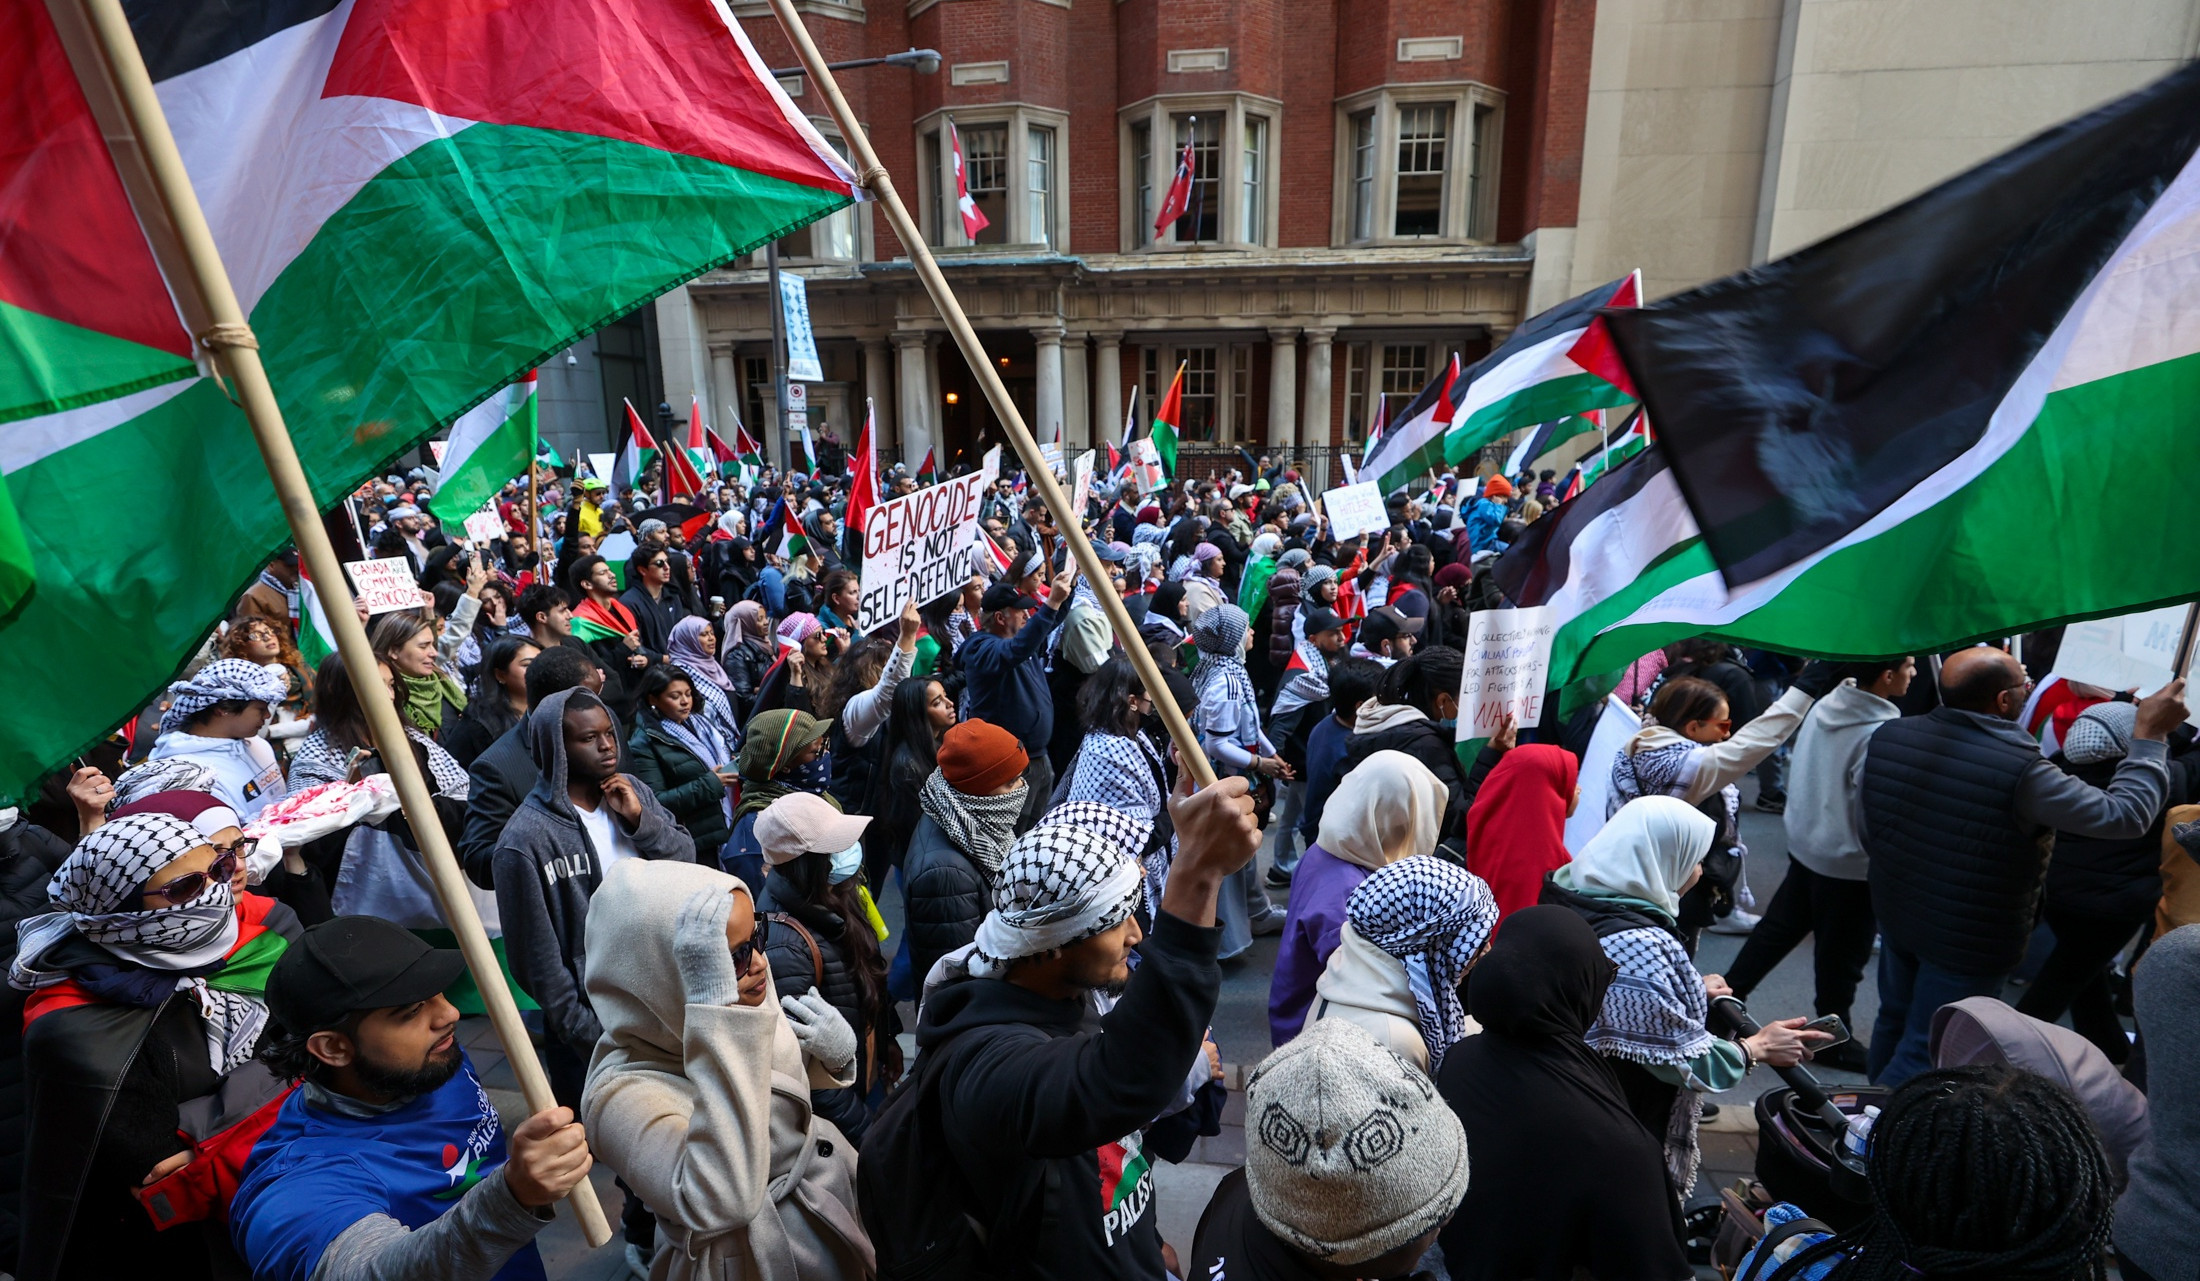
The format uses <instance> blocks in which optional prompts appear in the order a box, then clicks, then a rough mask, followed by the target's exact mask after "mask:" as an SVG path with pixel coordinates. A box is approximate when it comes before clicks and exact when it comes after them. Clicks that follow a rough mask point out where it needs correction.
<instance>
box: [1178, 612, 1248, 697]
mask: <svg viewBox="0 0 2200 1281" xmlns="http://www.w3.org/2000/svg"><path fill="white" fill-rule="evenodd" d="M1251 630H1252V624H1251V623H1250V622H1248V621H1247V620H1246V617H1245V611H1244V610H1242V609H1239V608H1238V607H1237V606H1235V605H1217V606H1215V607H1214V608H1213V609H1210V610H1208V611H1207V612H1206V613H1204V614H1201V615H1200V616H1199V617H1198V618H1197V619H1195V620H1193V622H1192V643H1193V644H1196V645H1198V646H1199V670H1197V671H1195V672H1193V673H1192V691H1193V693H1195V694H1197V695H1198V696H1199V701H1200V704H1201V705H1202V706H1206V705H1209V704H1222V703H1235V704H1238V705H1239V706H1243V707H1252V706H1254V705H1256V703H1257V702H1258V701H1259V700H1258V698H1257V696H1256V695H1255V694H1254V692H1253V677H1252V674H1251V673H1250V672H1247V671H1246V670H1245V634H1246V633H1247V632H1248V631H1251Z"/></svg>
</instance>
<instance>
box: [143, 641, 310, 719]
mask: <svg viewBox="0 0 2200 1281" xmlns="http://www.w3.org/2000/svg"><path fill="white" fill-rule="evenodd" d="M284 695H285V690H284V689H283V682H282V681H281V680H280V679H279V678H277V677H276V676H275V674H274V673H272V672H270V671H268V670H267V669H266V668H264V667H262V666H260V665H259V664H258V663H251V662H246V661H245V660H244V659H241V658H217V659H215V660H214V661H213V662H211V663H208V664H207V665H206V666H204V667H202V668H200V669H199V672H198V675H196V676H193V677H192V678H191V679H190V680H187V681H177V682H176V683H175V684H173V685H170V686H169V687H168V710H167V711H165V712H162V713H161V714H160V730H161V733H163V734H167V733H171V732H173V731H175V730H179V729H182V728H183V725H184V722H185V721H188V720H190V719H191V718H192V717H193V716H196V715H197V714H198V713H200V712H202V711H205V710H206V709H207V708H209V707H212V706H213V705H214V704H216V703H219V702H223V701H226V700H229V699H239V700H242V701H244V702H247V703H266V704H268V705H270V706H274V705H277V704H279V703H281V702H282V701H283V698H284Z"/></svg>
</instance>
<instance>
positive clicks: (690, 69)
mask: <svg viewBox="0 0 2200 1281" xmlns="http://www.w3.org/2000/svg"><path fill="white" fill-rule="evenodd" d="M130 9H131V13H132V16H133V25H134V27H135V32H136V35H137V38H138V42H139V44H140V45H141V46H142V47H143V48H144V49H145V50H146V51H147V61H148V63H149V67H150V71H151V74H152V77H153V79H154V81H155V82H156V83H155V88H156V92H157V94H158V97H159V100H160V103H161V106H162V108H163V109H164V112H165V115H166V117H167V120H168V123H169V125H170V127H171V128H172V129H173V131H174V134H175V136H176V140H177V143H178V146H179V147H180V150H181V153H182V157H183V161H184V165H185V167H186V169H187V171H188V173H189V175H190V177H191V180H192V183H193V185H194V187H195V188H196V191H197V195H198V199H199V201H200V203H201V204H202V205H203V206H204V208H205V211H206V215H207V218H208V220H209V222H210V223H211V225H212V230H213V235H214V239H215V241H216V244H217V246H218V247H219V249H220V250H221V254H222V258H223V260H224V262H225V263H226V265H227V267H228V271H229V274H230V276H231V278H232V281H233V283H234V285H235V288H236V292H237V294H238V296H239V298H240V300H241V302H242V303H243V305H244V307H245V310H246V312H247V315H248V317H249V319H250V321H251V323H252V326H253V329H254V331H255V333H256V335H257V337H258V340H259V343H260V356H261V358H262V360H263V361H264V362H265V363H266V365H267V370H268V375H269V378H270V379H271V381H272V382H273V385H274V391H275V395H276V397H277V398H278V401H279V403H280V405H281V407H282V410H283V413H284V416H285V418H286V420H287V422H288V426H289V429H290V433H291V435H292V436H293V437H294V438H295V440H296V442H297V448H298V454H299V456H300V458H301V459H302V460H303V461H304V463H305V467H306V472H307V476H308V479H309V480H310V481H311V483H312V485H313V487H314V491H315V495H316V498H317V500H318V502H319V503H321V504H322V505H324V506H326V505H331V504H334V503H335V502H337V501H338V500H339V499H341V498H342V497H343V495H345V494H346V493H348V492H349V491H350V490H351V489H352V488H353V487H354V486H355V485H356V484H357V483H358V482H359V481H360V480H361V479H362V478H364V477H366V476H369V475H372V474H375V473H376V472H378V471H379V470H381V464H383V463H385V462H387V461H388V460H390V459H393V458H395V457H397V456H399V455H400V454H402V453H403V452H404V451H406V450H409V449H411V448H413V447H415V446H417V445H418V444H419V442H421V441H422V440H424V439H426V438H427V437H428V436H429V435H431V434H432V433H434V432H436V431H437V430H439V429H440V428H443V427H445V426H448V425H449V424H451V423H453V422H455V421H457V419H458V418H459V417H460V416H461V415H462V414H464V413H465V412H466V411H467V410H469V409H471V408H473V407H474V406H475V405H478V404H480V403H481V402H483V401H485V400H487V399H489V398H490V397H492V396H494V395H496V394H497V392H498V390H499V389H500V388H502V387H504V386H505V385H506V384H509V383H511V382H512V381H513V380H514V379H516V378H517V377H519V375H520V374H521V373H522V372H523V371H525V370H527V369H529V368H532V367H534V366H535V365H536V364H538V363H539V362H541V361H542V360H543V359H544V358H545V357H547V356H549V355H551V354H553V353H555V352H557V351H559V350H561V349H562V348H564V347H565V346H567V345H568V344H569V343H570V342H572V341H573V340H574V339H575V338H577V337H579V336H580V335H583V334H585V333H588V332H590V331H592V330H594V329H595V328H597V327H599V326H600V325H601V324H602V323H603V322H604V320H605V319H606V318H607V317H612V316H618V315H621V314H624V313H625V312H628V311H631V310H632V309H633V308H634V307H636V306H638V305H640V304H641V303H642V302H644V301H646V300H648V299H650V298H653V297H655V296H656V295H658V294H660V293H662V292H663V291H664V290H666V289H668V288H670V287H672V286H674V285H677V284H679V283H680V282H681V281H684V280H687V279H690V278H692V277H694V276H695V275H697V274H699V273H701V272H703V271H705V270H708V269H709V268H711V267H714V266H716V265H719V264H721V263H725V262H729V261H731V260H733V259H734V258H736V257H738V256H739V255H741V254H743V253H745V252H747V251H749V250H750V249H752V248H753V247H755V246H757V245H760V244H763V243H765V242H767V241H770V240H772V239H774V238H776V237H778V236H781V235H783V234H785V233H786V232H787V231H789V230H791V229H793V228H795V227H798V226H801V225H803V224H805V223H808V222H811V221H814V220H815V219H817V218H819V217H821V216H823V215H825V214H828V213H831V212H832V211H833V210H835V209H838V208H840V207H842V206H845V205H846V204H848V203H849V201H850V200H851V199H852V198H853V197H854V196H855V185H854V183H855V177H854V174H853V172H852V171H850V170H849V168H848V167H847V165H846V163H845V162H843V161H841V160H840V159H839V157H838V156H837V154H836V153H835V152H834V151H833V149H832V148H831V147H830V146H829V145H827V144H826V143H825V141H824V140H823V139H822V138H821V137H819V136H818V134H817V133H816V131H815V130H814V129H812V128H811V126H810V125H809V124H807V123H806V122H805V120H804V117H803V116H802V114H801V113H800V112H799V111H797V110H795V109H794V107H793V105H792V104H791V103H789V102H788V101H787V99H786V97H785V96H784V94H782V93H781V92H780V90H779V88H778V85H777V84H776V82H775V81H773V79H772V78H771V76H770V75H769V74H768V72H767V70H766V68H765V67H764V66H763V64H762V63H761V62H760V61H759V60H758V59H757V58H756V56H755V54H754V52H753V51H752V50H751V49H750V47H749V45H748V42H747V40H746V38H745V37H744V36H743V35H742V33H741V31H740V29H739V28H738V27H737V26H736V25H735V24H734V23H733V21H732V20H731V19H730V18H729V17H728V16H727V13H726V10H725V8H724V7H723V6H722V5H719V4H716V3H710V2H707V0H651V2H650V3H647V4H644V3H642V0H586V2H584V0H532V2H530V3H524V4H520V3H514V4H505V5H479V6H459V5H455V4H447V3H433V2H429V0H410V2H405V3H401V2H400V0H348V2H347V3H343V4H336V3H332V2H331V0H271V2H270V3H265V4H251V5H236V4H221V3H215V2H214V0H164V2H163V3H159V4H138V5H132V6H130ZM54 14H59V15H60V17H59V18H58V19H56V18H55V17H54V16H52V15H54ZM57 20H58V21H62V22H67V23H75V22H78V21H79V20H80V19H79V17H78V10H77V8H76V6H73V5H62V6H52V7H49V6H47V5H44V4H37V3H29V4H14V5H7V6H0V136H4V137H5V138H6V139H7V140H8V141H7V144H6V146H5V147H0V243H5V244H6V245H7V249H6V251H5V252H4V253H0V424H5V426H4V427H0V442H4V445H0V471H4V472H5V474H6V478H7V483H6V489H7V491H8V497H9V499H10V501H11V502H12V505H13V506H14V508H15V509H16V511H17V513H18V514H19V517H20V520H19V522H18V523H16V524H13V525H0V600H5V599H19V598H20V596H21V594H22V591H23V590H24V586H25V578H24V570H23V564H24V561H25V557H24V555H23V552H24V550H25V548H26V546H27V550H28V558H27V559H28V561H29V563H30V564H32V565H35V567H36V574H37V591H36V593H35V595H33V596H32V597H31V598H30V599H29V601H28V603H26V604H23V605H22V606H21V609H20V612H19V613H18V614H17V615H16V616H15V619H14V621H13V622H12V624H10V625H9V627H8V630H7V632H6V637H7V653H8V657H9V659H10V661H11V663H12V664H13V665H14V666H15V668H16V669H17V670H20V671H36V672H38V673H39V674H40V679H39V680H37V681H35V682H20V683H19V688H17V689H16V690H14V691H13V693H14V700H15V701H14V704H13V708H12V710H13V712H14V714H15V718H16V723H15V727H14V731H13V732H12V733H10V734H9V735H8V736H7V737H6V739H5V741H4V742H0V795H14V796H20V795H22V794H24V793H25V792H27V791H28V790H29V788H30V787H31V785H32V784H34V783H35V781H36V780H37V779H38V778H39V777H40V776H41V775H43V774H44V773H45V772H46V771H48V770H49V769H51V768H53V767H55V766H57V765H59V764H60V763H62V762H64V761H66V760H68V759H69V758H70V757H71V756H73V755H74V754H76V752H77V751H78V750H79V749H80V748H82V747H83V746H84V745H86V744H89V743H91V742H94V741H96V740H97V739H99V738H100V737H101V736H103V735H104V734H105V733H106V731H107V730H108V729H109V728H111V727H112V726H114V725H115V724H117V723H119V722H121V721H122V720H124V719H125V718H127V717H129V716H130V715H131V714H132V713H133V712H135V711H136V710H137V709H138V708H139V707H141V706H143V705H144V703H145V702H146V701H147V699H149V698H150V697H151V695H152V694H153V693H154V691H156V690H157V689H158V688H159V687H160V686H161V685H162V684H163V683H165V682H166V681H167V680H169V679H170V678H171V677H172V676H174V674H175V673H176V672H177V670H178V669H179V668H180V667H181V666H182V664H183V663H184V662H185V661H186V660H187V659H188V658H189V657H190V655H191V653H192V652H193V651H194V650H195V649H196V648H197V646H198V644H199V642H200V641H201V640H202V639H203V638H204V637H205V636H206V634H207V633H208V631H209V629H211V628H212V627H213V625H214V624H215V622H216V621H217V620H218V619H220V618H221V617H222V615H223V614H224V612H225V609H226V607H227V606H228V604H229V603H230V601H231V600H232V599H233V598H234V597H235V595H236V593H237V592H238V591H239V590H240V589H241V588H242V587H243V586H244V585H245V584H247V583H249V582H251V581H252V579H253V576H254V575H255V573H256V572H257V571H258V569H259V567H260V566H261V565H262V564H263V563H265V562H266V560H267V558H268V556H269V555H270V554H271V553H272V552H273V551H274V550H275V548H276V547H277V546H278V545H280V544H281V543H282V542H284V541H285V540H287V539H288V538H289V537H290V532H289V529H288V528H287V526H286V524H285V522H284V519H283V516H282V512H281V510H280V508H279V507H278V505H277V504H276V502H275V498H274V494H273V489H272V486H271V485H270V483H269V481H268V478H267V474H266V469H265V467H264V465H263V464H262V462H261V460H260V455H259V451H258V449H257V447H256V446H255V445H254V443H253V438H252V435H251V432H250V431H249V430H248V429H247V427H246V425H245V421H244V418H243V415H242V413H241V412H240V411H239V410H237V409H236V408H235V407H234V406H233V405H232V404H231V403H230V401H229V398H228V395H227V394H226V393H225V390H224V388H223V387H222V386H220V385H219V384H217V383H216V382H215V381H214V380H213V379H212V378H211V377H209V376H207V375H206V373H205V372H204V371H202V370H201V369H200V367H199V366H198V365H196V364H195V363H194V361H193V340H192V337H191V335H192V334H194V333H196V332H199V331H201V330H203V329H204V327H205V325H206V323H207V317H206V316H204V315H203V314H200V313H199V311H198V308H197V305H196V303H195V302H194V301H192V299H193V298H194V297H195V295H194V293H193V291H192V290H191V289H190V288H188V287H186V286H185V285H183V284H182V283H181V282H183V281H184V280H186V279H187V274H186V273H185V272H183V271H182V270H181V268H180V263H179V259H178V257H177V255H176V252H175V248H174V246H175V243H176V242H175V238H174V235H173V233H172V231H171V230H170V228H169V227H168V225H167V222H166V216H165V214H164V213H163V212H162V210H161V209H160V208H159V207H158V206H157V204H155V203H152V202H148V203H146V204H144V205H142V206H138V205H133V203H132V193H137V194H138V195H139V196H141V197H142V196H144V195H145V194H146V193H147V192H149V191H150V190H151V188H150V186H149V184H148V182H147V179H146V175H145V172H144V170H143V168H142V161H141V160H140V158H139V152H138V149H137V148H136V146H135V145H134V144H133V143H131V142H130V140H128V139H127V138H126V137H125V136H124V135H125V132H126V130H125V125H124V122H123V119H122V116H121V114H120V111H119V109H118V108H117V106H116V104H115V103H114V102H113V101H112V99H111V96H110V95H111V90H110V89H109V88H108V87H107V85H108V81H107V78H106V75H105V72H104V70H103V69H101V68H99V67H97V66H94V65H92V64H91V62H89V61H88V62H87V63H86V64H85V65H84V67H83V68H82V71H83V75H82V77H81V83H82V84H86V85H90V86H92V91H91V96H90V97H87V94H86V91H85V90H83V89H81V88H80V87H79V84H80V77H79V76H78V74H77V71H78V70H79V68H78V67H77V66H75V65H74V64H72V61H71V58H70V56H69V54H68V52H67V50H75V51H77V52H78V53H80V54H82V53H83V52H84V51H86V50H88V49H90V48H91V47H93V46H92V45H91V42H90V41H89V39H88V35H87V33H86V32H84V31H82V30H80V29H76V28H74V27H72V28H71V29H69V30H67V31H60V30H57V29H56V26H55V23H56V21H57ZM64 37H66V39H65V38H64ZM109 137H113V138H116V139H117V146H116V148H115V150H114V151H113V152H112V153H110V151H109V150H108V148H107V146H106V144H105V142H104V139H105V138H109ZM141 215H142V218H143V225H144V226H145V227H146V228H147V229H146V230H142V231H141V230H140V225H141V224H140V216H141ZM170 281H176V282H178V283H177V285H176V287H175V288H173V289H171V287H170ZM172 490H174V491H189V492H193V493H203V494H219V495H220V496H221V501H219V502H214V503H187V502H177V503H168V504H156V505H153V506H147V507H140V508H135V509H133V510H132V512H131V514H130V515H131V518H130V519H129V520H125V521H119V522H112V523H111V527H110V528H108V529H106V530H105V531H104V532H103V535H102V537H100V538H99V539H97V540H85V539H83V538H82V537H80V536H79V531H80V530H81V529H82V528H83V522H84V519H85V514H86V513H87V512H94V511H100V510H102V509H103V508H105V507H108V506H109V505H111V504H112V502H113V500H114V498H115V496H116V495H118V494H133V493H156V492H159V493H165V492H169V491H172ZM18 528H19V529H20V530H21V531H22V536H21V538H19V539H18V538H16V537H15V536H14V534H13V531H14V530H15V529H18Z"/></svg>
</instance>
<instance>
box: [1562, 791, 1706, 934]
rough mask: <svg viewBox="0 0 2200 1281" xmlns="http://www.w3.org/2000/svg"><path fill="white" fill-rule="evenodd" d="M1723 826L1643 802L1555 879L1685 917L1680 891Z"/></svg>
mask: <svg viewBox="0 0 2200 1281" xmlns="http://www.w3.org/2000/svg"><path fill="white" fill-rule="evenodd" d="M1718 830H1719V825H1718V824H1717V823H1714V822H1712V821H1711V817H1710V816H1709V815H1707V814H1705V813H1704V812H1703V811H1702V810H1699V809H1697V808H1696V807H1695V806H1693V805H1690V804H1689V803H1688V802H1686V801H1683V800H1679V799H1677V798H1675V797H1671V796H1642V797H1637V798H1636V799H1634V800H1632V801H1629V802H1627V803H1626V804H1625V805H1622V806H1620V807H1619V810H1618V812H1617V813H1615V814H1613V815H1612V817H1611V818H1609V819H1607V820H1605V823H1604V826H1603V828H1602V829H1600V830H1599V831H1598V832H1597V834H1596V835H1595V836H1593V837H1591V838H1589V843H1588V844H1586V845H1584V846H1582V847H1581V852H1580V853H1578V854H1576V855H1574V861H1573V862H1571V863H1569V864H1567V865H1566V866H1564V867H1562V868H1560V869H1559V870H1558V871H1557V872H1556V873H1555V876H1556V878H1557V880H1558V883H1559V885H1560V886H1561V887H1563V888H1565V889H1569V890H1574V891H1577V892H1579V893H1582V894H1590V895H1596V896H1599V897H1604V898H1615V897H1616V898H1626V899H1633V900H1635V901H1636V902H1639V903H1647V904H1649V905H1650V906H1651V907H1654V908H1656V909H1657V910H1659V911H1660V912H1663V913H1665V915H1666V917H1667V919H1669V920H1678V919H1679V918H1680V914H1681V885H1682V883H1683V882H1685V881H1686V880H1687V879H1688V874H1689V873H1690V872H1691V871H1693V870H1695V867H1696V865H1697V864H1698V863H1701V862H1703V859H1704V855H1706V854H1709V853H1710V852H1711V838H1712V837H1713V836H1714V835H1716V834H1717V833H1718Z"/></svg>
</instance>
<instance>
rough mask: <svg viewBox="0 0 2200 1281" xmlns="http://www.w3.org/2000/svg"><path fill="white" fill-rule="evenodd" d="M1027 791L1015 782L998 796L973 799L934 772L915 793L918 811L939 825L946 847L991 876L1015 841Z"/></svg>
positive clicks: (1017, 781) (998, 870)
mask: <svg viewBox="0 0 2200 1281" xmlns="http://www.w3.org/2000/svg"><path fill="white" fill-rule="evenodd" d="M1029 790H1030V784H1028V783H1026V782H1024V781H1023V780H1022V779H1018V780H1016V786H1015V787H1014V788H1013V789H1011V790H1009V791H1006V792H1003V793H1001V794H1000V795H999V796H972V795H970V794H969V793H968V792H958V791H956V790H955V787H954V785H953V784H952V783H949V782H948V781H947V775H945V774H943V773H941V772H940V771H939V770H937V769H935V770H933V771H932V776H931V777H930V778H927V779H925V780H924V787H923V788H922V789H921V790H920V791H919V792H918V793H917V808H918V809H920V810H922V811H924V815H925V817H926V818H929V819H931V820H932V821H933V822H935V823H937V824H939V825H940V831H942V832H944V833H946V835H947V843H948V844H950V845H952V846H954V847H955V848H956V849H958V850H961V851H962V852H963V853H965V854H967V855H969V856H970V858H971V860H972V861H973V862H975V863H977V865H978V866H980V867H982V868H984V869H985V874H986V875H987V876H989V877H990V876H995V875H998V874H999V873H1000V870H1001V860H1002V859H1004V858H1007V857H1008V848H1009V846H1011V845H1013V844H1015V842H1016V820H1017V818H1018V817H1020V816H1021V815H1022V814H1023V812H1024V796H1025V794H1026V793H1027V792H1028V791H1029Z"/></svg>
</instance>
